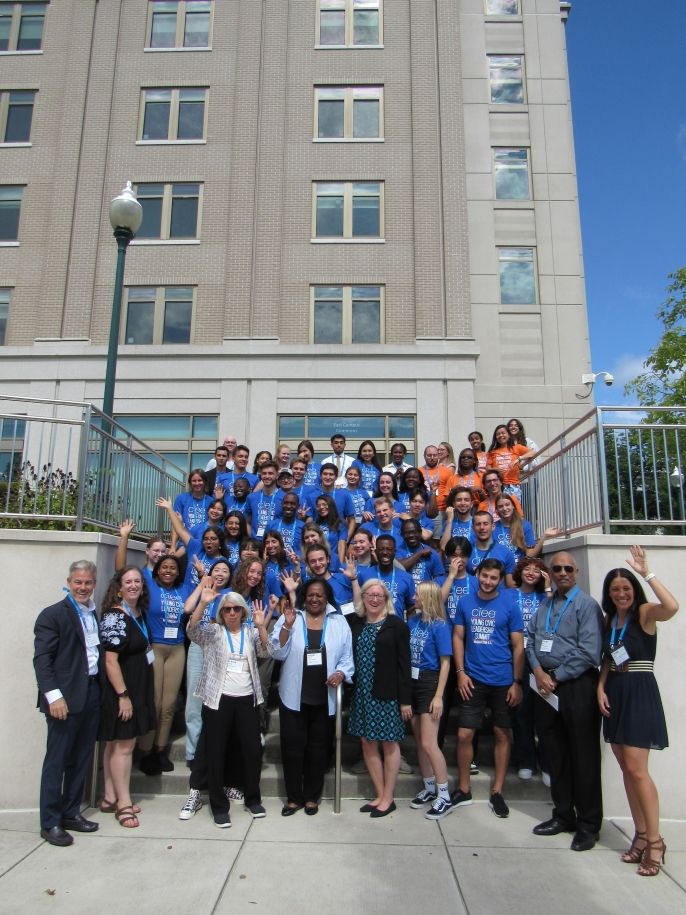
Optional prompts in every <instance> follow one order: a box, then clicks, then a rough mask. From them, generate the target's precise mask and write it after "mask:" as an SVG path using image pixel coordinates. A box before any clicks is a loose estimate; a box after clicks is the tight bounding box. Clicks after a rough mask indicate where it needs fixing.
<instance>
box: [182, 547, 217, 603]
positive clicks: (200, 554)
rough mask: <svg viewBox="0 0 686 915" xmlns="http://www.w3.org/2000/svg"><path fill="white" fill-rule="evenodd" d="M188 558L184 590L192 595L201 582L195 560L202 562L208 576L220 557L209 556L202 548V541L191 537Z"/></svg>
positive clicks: (187, 549) (187, 550)
mask: <svg viewBox="0 0 686 915" xmlns="http://www.w3.org/2000/svg"><path fill="white" fill-rule="evenodd" d="M186 556H188V565H187V566H186V574H185V576H184V579H183V588H184V591H185V593H186V594H190V593H191V591H192V590H193V589H194V588H196V587H197V586H198V582H199V581H200V578H199V576H198V573H197V572H196V570H195V564H194V562H193V560H194V559H199V560H200V562H201V563H202V564H203V566H204V568H205V574H206V575H207V573H208V572H209V570H210V569H211V568H212V566H213V565H214V563H215V561H216V560H217V559H218V558H219V557H218V556H214V557H210V556H208V555H207V553H206V552H205V551H204V550H203V548H202V543H201V541H200V540H196V539H195V538H194V537H191V539H190V540H189V541H188V543H187V544H186ZM222 558H223V557H222Z"/></svg>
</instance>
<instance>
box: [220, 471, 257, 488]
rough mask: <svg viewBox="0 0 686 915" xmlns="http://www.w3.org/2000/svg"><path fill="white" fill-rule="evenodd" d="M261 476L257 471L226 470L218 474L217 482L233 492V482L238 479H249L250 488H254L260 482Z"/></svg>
mask: <svg viewBox="0 0 686 915" xmlns="http://www.w3.org/2000/svg"><path fill="white" fill-rule="evenodd" d="M259 479H260V478H259V477H258V476H257V474H256V473H249V472H248V471H247V470H241V471H239V470H225V471H224V473H218V474H217V481H216V482H217V484H218V485H220V486H223V487H224V489H225V490H227V492H233V484H234V483H235V482H236V480H247V481H248V483H250V488H251V489H254V488H255V487H256V486H257V484H258V482H259Z"/></svg>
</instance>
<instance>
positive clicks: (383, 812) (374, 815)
mask: <svg viewBox="0 0 686 915" xmlns="http://www.w3.org/2000/svg"><path fill="white" fill-rule="evenodd" d="M394 810H395V801H391V803H390V804H389V805H388V807H386V809H385V810H381V808H379V807H375V808H374V809H373V810H372V812H371V813H370V814H369V816H370V817H371V818H372V819H373V820H377V819H378V818H379V817H387V816H388V814H389V813H393V811H394Z"/></svg>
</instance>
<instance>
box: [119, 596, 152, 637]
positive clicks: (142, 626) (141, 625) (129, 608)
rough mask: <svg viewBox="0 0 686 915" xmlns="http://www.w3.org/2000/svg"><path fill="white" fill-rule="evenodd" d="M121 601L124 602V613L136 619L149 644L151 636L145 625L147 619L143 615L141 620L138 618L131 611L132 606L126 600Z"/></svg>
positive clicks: (135, 621)
mask: <svg viewBox="0 0 686 915" xmlns="http://www.w3.org/2000/svg"><path fill="white" fill-rule="evenodd" d="M121 603H122V610H123V611H124V613H126V614H127V616H129V617H130V618H131V619H132V620H133V621H134V623H135V624H136V626H138V628H139V629H140V631H141V635H142V636H143V638H144V639H145V641H146V642H147V643H148V645H149V644H150V636H149V635H148V627H147V626H146V625H145V620H144V619H143V617H142V616H141V617H140V621H139V620H138V618H137V617H135V616H134V615H133V613H132V612H131V607H129V605H128V604H127V603H126V601H125V600H123V601H122V602H121Z"/></svg>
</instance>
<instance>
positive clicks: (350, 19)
mask: <svg viewBox="0 0 686 915" xmlns="http://www.w3.org/2000/svg"><path fill="white" fill-rule="evenodd" d="M371 2H373V0H370V3H371ZM339 4H340V6H339V8H340V9H343V11H344V30H345V43H344V44H321V41H320V35H321V13H322V7H321V0H317V7H316V13H315V35H314V47H315V49H316V50H321V51H328V50H334V51H336V50H337V51H340V50H350V49H355V50H356V51H359V50H364V49H365V48H371V49H377V50H378V49H379V48H383V46H384V44H383V0H377V6H376V7H373V6H371V5H370V6H369V7H367V8H368V9H378V12H379V41H378V44H354V42H353V37H354V31H353V30H354V10H355V5H354V0H339Z"/></svg>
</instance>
